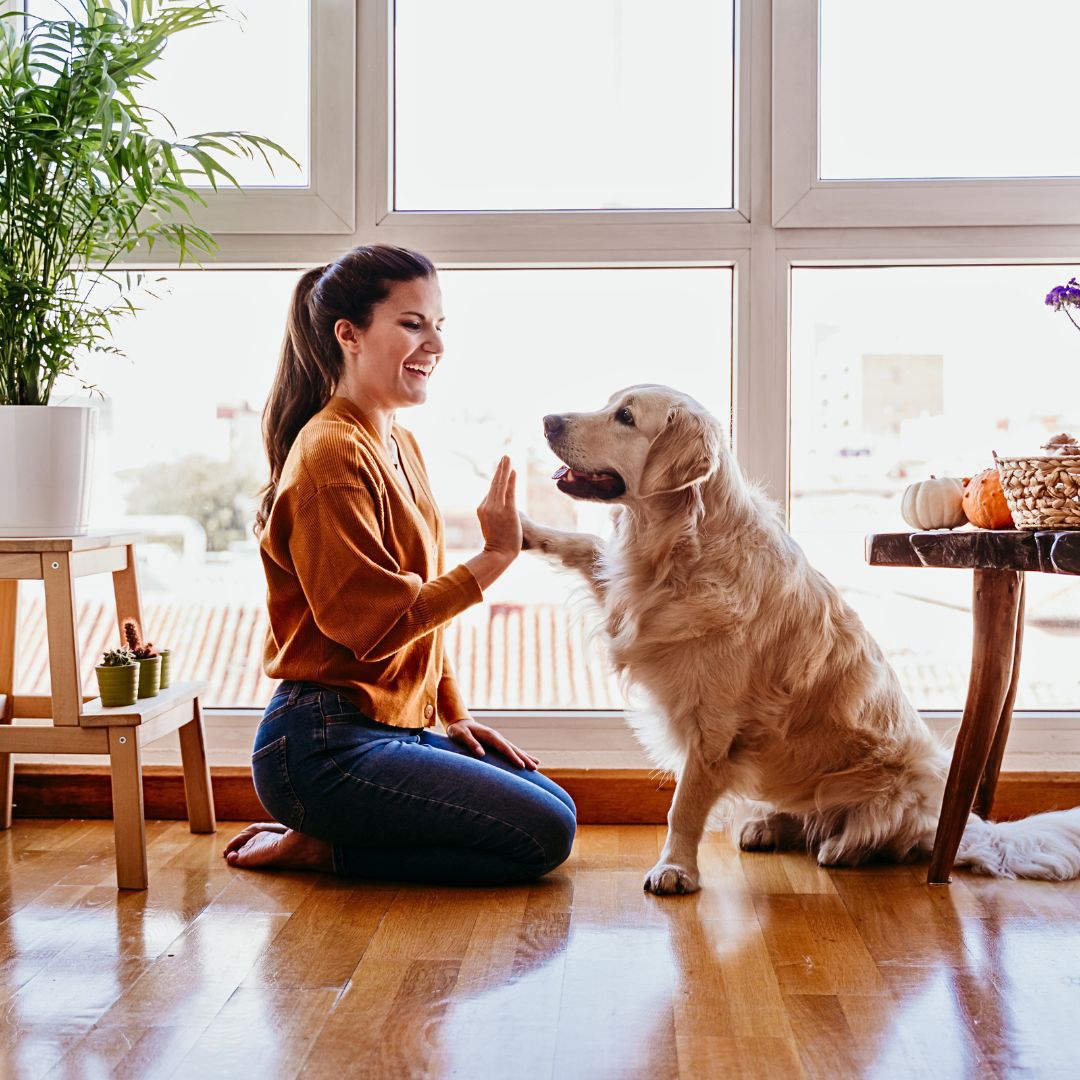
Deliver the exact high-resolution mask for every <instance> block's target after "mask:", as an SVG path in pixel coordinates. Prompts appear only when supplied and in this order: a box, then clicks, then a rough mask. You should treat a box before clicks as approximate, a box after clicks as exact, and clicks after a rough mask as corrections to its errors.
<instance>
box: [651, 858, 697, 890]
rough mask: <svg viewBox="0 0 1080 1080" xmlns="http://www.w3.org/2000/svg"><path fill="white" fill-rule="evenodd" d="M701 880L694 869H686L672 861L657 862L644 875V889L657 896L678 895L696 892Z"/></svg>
mask: <svg viewBox="0 0 1080 1080" xmlns="http://www.w3.org/2000/svg"><path fill="white" fill-rule="evenodd" d="M700 888H701V881H700V879H699V878H698V875H697V872H696V871H691V870H686V869H684V868H683V867H681V866H676V865H675V864H674V863H665V862H660V863H657V864H656V865H655V866H654V867H653V868H652V869H651V870H650V871H649V872H648V873H647V874H646V875H645V891H646V892H651V893H655V894H656V895H657V896H679V895H682V894H683V893H692V892H697V891H698V889H700Z"/></svg>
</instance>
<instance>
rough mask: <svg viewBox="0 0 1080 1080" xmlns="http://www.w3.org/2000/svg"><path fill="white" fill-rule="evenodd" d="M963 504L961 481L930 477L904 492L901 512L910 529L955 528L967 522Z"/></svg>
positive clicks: (950, 478) (944, 477)
mask: <svg viewBox="0 0 1080 1080" xmlns="http://www.w3.org/2000/svg"><path fill="white" fill-rule="evenodd" d="M963 504H964V482H963V480H959V479H957V478H956V477H955V476H943V477H941V478H940V479H936V478H934V477H931V478H930V479H929V480H923V481H921V482H920V483H918V484H912V485H911V486H910V487H909V488H908V489H907V490H906V491H905V492H904V498H903V501H902V502H901V504H900V513H901V514H902V515H903V517H904V520H905V521H906V522H907V523H908V524H909V525H910V526H911V527H912V528H913V529H955V528H956V526H957V525H963V524H964V522H965V521H967V515H966V514H965V513H964V505H963Z"/></svg>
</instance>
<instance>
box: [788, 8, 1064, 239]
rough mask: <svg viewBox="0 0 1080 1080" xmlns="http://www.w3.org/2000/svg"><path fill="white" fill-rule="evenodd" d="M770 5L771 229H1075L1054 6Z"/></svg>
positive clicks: (1059, 38)
mask: <svg viewBox="0 0 1080 1080" xmlns="http://www.w3.org/2000/svg"><path fill="white" fill-rule="evenodd" d="M772 8H773V27H774V34H775V39H774V57H773V58H774V65H775V68H774V70H775V74H776V80H775V86H774V97H773V116H774V123H773V126H772V132H771V138H772V149H773V165H774V173H773V184H772V195H773V222H774V224H776V225H778V226H781V227H784V228H789V227H791V228H794V227H803V226H859V227H867V228H873V227H877V226H900V225H903V226H931V227H935V228H939V227H941V226H948V225H991V226H1002V225H1062V224H1077V223H1080V197H1078V194H1080V156H1078V155H1077V153H1076V152H1075V151H1074V150H1073V149H1072V148H1071V142H1072V140H1070V139H1069V138H1068V136H1067V135H1064V134H1063V132H1064V127H1063V120H1062V117H1063V116H1064V115H1065V112H1066V111H1067V108H1068V102H1069V100H1070V86H1069V78H1070V71H1071V68H1072V61H1071V58H1070V56H1069V53H1068V47H1069V42H1068V35H1067V34H1054V33H1048V32H1047V27H1049V26H1052V25H1053V24H1054V18H1055V15H1056V12H1057V10H1058V9H1056V8H1055V7H1053V6H1052V5H1051V4H1050V3H1048V2H1037V3H1028V4H1023V5H1016V4H1012V3H1008V2H1007V0H993V2H990V3H984V4H980V5H979V6H978V8H977V9H976V8H974V7H972V6H971V5H967V4H940V3H937V4H935V3H932V2H930V0H918V2H915V3H908V4H903V5H896V4H889V3H887V2H886V0H774V2H773V5H772Z"/></svg>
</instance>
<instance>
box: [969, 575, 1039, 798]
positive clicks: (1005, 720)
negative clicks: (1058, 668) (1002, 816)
mask: <svg viewBox="0 0 1080 1080" xmlns="http://www.w3.org/2000/svg"><path fill="white" fill-rule="evenodd" d="M1026 598H1027V586H1026V582H1025V575H1024V574H1023V573H1021V574H1020V602H1019V604H1018V605H1017V609H1016V643H1015V646H1014V648H1013V662H1012V675H1011V677H1010V678H1009V690H1008V692H1007V693H1006V695H1005V704H1004V705H1003V706H1002V707H1001V716H1000V718H999V719H998V724H997V732H996V733H995V734H994V742H993V745H992V746H991V747H990V756H989V757H988V758H987V760H986V769H985V770H984V772H983V775H982V780H980V781H979V790H978V793H977V794H976V796H975V806H974V808H973V809H974V811H975V813H976V814H978V815H979V817H981V818H989V817H990V811H991V810H993V808H994V792H995V791H996V790H997V782H998V775H999V774H1000V772H1001V760H1002V758H1003V757H1004V756H1005V740H1006V739H1008V737H1009V728H1010V727H1011V726H1012V711H1013V704H1014V702H1015V701H1016V688H1017V685H1018V684H1019V682H1020V655H1021V653H1022V652H1023V650H1024V604H1025V600H1026Z"/></svg>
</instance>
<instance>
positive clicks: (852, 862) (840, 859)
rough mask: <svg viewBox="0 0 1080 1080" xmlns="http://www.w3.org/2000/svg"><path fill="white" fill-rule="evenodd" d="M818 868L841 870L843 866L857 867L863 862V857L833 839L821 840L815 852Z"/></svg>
mask: <svg viewBox="0 0 1080 1080" xmlns="http://www.w3.org/2000/svg"><path fill="white" fill-rule="evenodd" d="M817 861H818V866H824V867H835V868H837V869H842V868H843V867H845V866H859V865H860V864H861V863H863V862H865V856H864V855H861V854H860V853H859V852H857V851H851V850H850V849H849V848H848V847H846V846H844V845H843V844H841V843H840V841H838V840H836V839H835V838H833V837H830V838H829V839H828V840H823V841H822V842H821V844H820V845H819V846H818V850H817Z"/></svg>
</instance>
